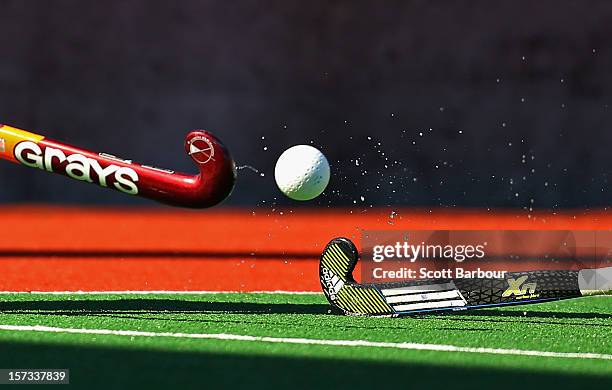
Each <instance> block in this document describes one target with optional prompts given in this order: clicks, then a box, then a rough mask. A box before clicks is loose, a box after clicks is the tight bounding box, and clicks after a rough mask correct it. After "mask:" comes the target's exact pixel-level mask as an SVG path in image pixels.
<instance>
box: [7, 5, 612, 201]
mask: <svg viewBox="0 0 612 390" xmlns="http://www.w3.org/2000/svg"><path fill="white" fill-rule="evenodd" d="M0 48H1V50H2V51H1V53H2V54H0V123H6V124H10V125H13V126H16V127H20V128H24V129H29V130H33V131H35V132H40V133H41V134H43V135H46V136H48V137H50V138H54V139H58V140H61V141H65V142H67V143H70V144H75V145H77V146H81V147H86V148H89V149H92V150H94V151H104V152H108V153H113V154H116V155H119V156H122V157H126V158H128V157H129V158H133V159H134V160H136V161H139V162H143V163H151V164H155V165H158V166H161V167H165V168H172V169H177V170H183V171H189V172H194V167H193V166H192V164H191V162H190V160H189V159H188V158H187V157H186V156H185V154H184V153H183V149H182V144H183V140H184V136H185V135H186V133H187V131H188V130H190V129H194V128H205V129H209V130H212V131H214V132H215V133H216V134H217V135H218V136H219V137H221V139H223V140H224V142H225V143H226V144H227V145H228V147H229V148H230V149H231V151H232V152H233V155H234V157H235V159H236V160H237V162H238V164H249V165H252V166H253V167H255V168H257V169H259V170H261V171H262V172H263V173H264V174H265V176H264V177H261V176H259V175H257V174H255V173H254V172H252V171H250V170H241V171H240V172H239V173H240V175H239V180H238V185H237V188H236V190H235V192H234V194H233V196H232V197H231V199H230V200H229V201H228V202H227V203H226V204H229V205H273V204H279V205H287V204H295V202H291V201H289V200H288V199H286V198H284V197H283V196H282V195H281V194H280V193H279V191H278V190H277V188H276V186H275V184H274V179H273V176H274V175H273V170H274V163H275V161H276V158H277V157H278V155H279V154H280V153H281V152H282V151H283V150H284V149H285V148H287V147H289V146H291V145H294V144H298V143H312V144H314V145H316V146H318V147H320V148H321V149H322V150H323V151H324V153H326V154H327V156H328V158H329V160H330V162H331V163H332V171H333V176H332V181H331V182H330V186H329V187H328V190H327V191H326V193H325V194H324V195H323V196H322V197H320V198H318V199H316V200H315V201H312V202H309V203H307V205H323V206H327V205H355V204H356V205H358V206H360V207H361V206H363V207H368V206H370V205H374V206H377V205H379V206H382V205H407V206H426V207H427V206H449V207H454V206H470V207H521V208H525V209H529V208H532V207H533V208H563V207H581V208H591V207H602V206H607V205H608V204H609V203H610V193H611V192H610V190H609V188H608V180H609V173H610V168H611V165H610V161H611V158H610V144H611V142H612V132H611V130H612V112H611V109H610V106H609V105H610V103H612V3H610V2H609V1H558V0H557V1H537V2H533V1H517V0H514V1H496V2H491V1H485V0H480V1H425V0H422V1H380V2H374V1H370V2H359V1H349V0H343V1H318V0H311V1H308V2H305V1H295V0H284V1H235V2H227V1H221V0H218V1H180V2H171V1H108V2H100V1H63V0H55V1H36V2H35V1H22V0H14V1H7V0H1V1H0ZM0 183H1V184H0V202H2V203H9V202H10V203H13V202H57V203H88V204H133V205H136V204H140V205H152V203H150V202H149V201H147V200H142V199H139V198H133V197H129V196H125V195H124V194H120V193H115V192H112V191H105V190H101V189H99V188H97V187H95V186H93V185H86V184H83V183H80V182H73V181H70V180H69V179H66V178H63V177H59V176H54V175H49V174H47V173H44V172H42V171H36V170H32V169H29V168H25V167H19V166H16V165H13V164H10V163H8V162H0Z"/></svg>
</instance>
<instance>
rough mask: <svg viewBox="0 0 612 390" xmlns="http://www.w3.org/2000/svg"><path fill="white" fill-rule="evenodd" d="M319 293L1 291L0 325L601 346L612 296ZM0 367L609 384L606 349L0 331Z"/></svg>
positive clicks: (610, 345)
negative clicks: (454, 300) (393, 298)
mask: <svg viewBox="0 0 612 390" xmlns="http://www.w3.org/2000/svg"><path fill="white" fill-rule="evenodd" d="M329 309H330V308H329V306H328V304H327V302H326V301H325V299H324V298H323V296H322V295H289V294H207V295H38V294H9V295H1V296H0V325H42V326H51V327H61V328H78V329H81V328H84V329H109V330H133V331H142V332H156V333H160V332H171V333H198V334H217V333H225V334H233V335H251V336H269V337H275V338H305V339H317V340H369V341H381V342H393V343H401V342H411V343H427V344H447V345H455V346H462V347H485V348H502V349H521V350H536V351H551V352H578V353H589V352H590V353H598V354H606V355H611V354H612V297H594V298H581V299H575V300H568V301H560V302H553V303H545V304H538V305H526V306H515V307H511V308H509V307H506V308H500V309H483V310H474V311H467V312H455V313H448V314H427V315H425V314H423V315H415V316H412V317H406V318H363V317H345V316H341V315H337V314H333V313H331V312H330V311H329ZM0 362H1V363H0V366H1V367H0V368H69V369H70V370H71V383H72V384H73V385H80V386H82V387H84V388H117V387H126V388H130V387H131V388H160V389H163V388H169V387H171V386H173V384H177V386H178V384H181V386H180V387H181V388H186V387H199V388H218V387H220V386H222V385H225V386H227V387H232V388H237V387H249V388H252V389H255V388H273V387H275V386H278V385H282V386H291V387H293V388H319V387H320V388H324V387H327V388H337V387H339V386H342V385H344V386H350V387H354V388H358V387H369V388H375V387H377V386H379V385H382V384H383V383H389V384H394V385H397V386H400V387H402V388H404V387H411V386H419V387H423V388H431V387H434V386H435V387H444V386H449V387H452V388H470V389H476V388H479V387H486V388H495V389H498V388H516V389H524V388H536V387H537V388H542V386H546V387H551V388H552V387H553V386H554V387H556V388H578V387H580V388H584V387H589V386H591V385H592V386H595V384H597V387H598V388H612V360H602V359H585V358H553V357H540V356H514V355H493V354H482V353H466V352H440V351H422V350H403V349H394V348H381V347H347V346H333V345H303V344H287V343H270V342H262V341H234V340H216V339H190V338H177V337H150V336H123V335H99V334H96V335H92V334H68V333H49V332H34V331H11V330H0Z"/></svg>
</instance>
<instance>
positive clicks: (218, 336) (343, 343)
mask: <svg viewBox="0 0 612 390" xmlns="http://www.w3.org/2000/svg"><path fill="white" fill-rule="evenodd" d="M0 330H5V331H17V332H43V333H72V334H93V335H113V336H130V337H169V338H180V339H207V340H223V341H250V342H261V343H275V344H300V345H323V346H337V347H370V348H391V349H403V350H418V351H436V352H464V353H478V354H494V355H518V356H537V357H551V358H568V359H597V360H612V355H608V354H600V353H584V352H550V351H531V350H524V349H502V348H474V347H459V346H456V345H445V344H420V343H387V342H378V341H368V340H321V339H305V338H284V337H262V336H249V335H237V334H226V333H169V332H142V331H136V330H113V329H77V328H57V327H51V326H41V325H36V326H26V325H0Z"/></svg>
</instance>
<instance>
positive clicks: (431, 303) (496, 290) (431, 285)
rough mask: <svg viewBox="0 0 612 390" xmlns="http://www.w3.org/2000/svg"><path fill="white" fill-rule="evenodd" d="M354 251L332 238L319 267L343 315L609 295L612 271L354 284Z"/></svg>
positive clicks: (342, 240) (327, 292) (395, 313)
mask: <svg viewBox="0 0 612 390" xmlns="http://www.w3.org/2000/svg"><path fill="white" fill-rule="evenodd" d="M358 258H359V253H358V252H357V249H356V248H355V245H354V244H353V243H352V242H351V241H350V240H349V239H346V238H335V239H333V240H332V241H331V242H330V243H329V244H327V246H326V247H325V250H324V251H323V254H322V255H321V261H320V263H319V277H320V280H321V287H322V288H323V292H324V293H325V296H326V297H327V300H328V301H329V303H331V304H332V305H333V306H334V307H336V308H338V309H340V310H341V311H342V312H344V313H345V314H347V315H363V316H401V315H406V314H411V313H417V312H427V311H441V310H462V309H472V308H481V307H490V306H502V305H513V304H514V305H516V304H526V303H537V302H545V301H553V300H559V299H567V298H577V297H581V296H584V295H602V294H606V293H610V292H612V267H608V268H600V269H583V270H580V271H569V270H554V271H552V270H551V271H525V272H508V273H507V274H506V277H505V278H503V279H464V278H462V279H435V280H419V281H406V282H398V283H380V284H359V283H357V282H356V281H355V279H354V278H353V270H354V269H355V265H356V264H357V260H358Z"/></svg>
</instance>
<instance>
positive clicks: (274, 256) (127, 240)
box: [0, 206, 612, 291]
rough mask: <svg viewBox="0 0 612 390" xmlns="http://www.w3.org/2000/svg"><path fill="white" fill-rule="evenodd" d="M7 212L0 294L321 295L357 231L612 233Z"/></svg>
mask: <svg viewBox="0 0 612 390" xmlns="http://www.w3.org/2000/svg"><path fill="white" fill-rule="evenodd" d="M391 211H392V209H365V210H360V209H295V210H283V211H282V212H281V211H278V210H275V211H271V210H268V209H227V208H218V209H214V210H207V211H185V210H179V209H170V208H155V209H153V208H150V209H149V208H147V209H138V208H136V209H119V208H86V207H49V206H2V207H0V218H1V220H2V222H3V231H2V232H1V234H0V275H2V278H0V291H77V290H80V291H126V290H137V291H164V290H167V291H200V290H201V291H277V290H283V291H319V289H320V287H319V281H318V255H319V253H320V251H321V250H322V249H323V247H324V246H325V245H326V244H327V242H328V241H329V240H330V239H331V238H334V237H337V236H345V237H349V238H351V239H354V240H355V241H356V242H359V239H360V233H361V230H363V229H366V230H387V229H401V230H406V229H454V230H459V229H460V230H486V229H507V230H510V229H512V230H539V229H546V230H564V229H572V230H610V229H612V213H610V212H608V211H605V210H597V211H590V212H586V211H565V212H552V211H551V212H539V213H527V212H523V211H513V210H509V211H508V210H506V211H504V210H497V211H480V210H463V211H456V210H450V211H449V210H433V211H430V210H413V209H393V211H394V212H395V213H394V216H393V217H391Z"/></svg>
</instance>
